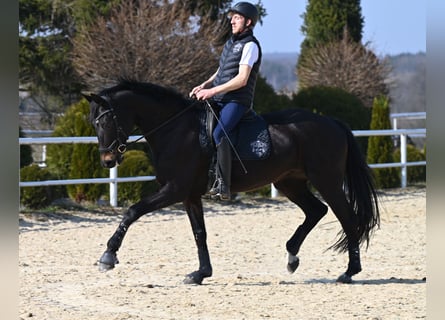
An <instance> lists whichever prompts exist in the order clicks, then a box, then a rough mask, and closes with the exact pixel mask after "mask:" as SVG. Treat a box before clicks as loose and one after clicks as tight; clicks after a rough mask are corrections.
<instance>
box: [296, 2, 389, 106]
mask: <svg viewBox="0 0 445 320" xmlns="http://www.w3.org/2000/svg"><path fill="white" fill-rule="evenodd" d="M303 18H304V23H303V26H302V28H301V31H302V32H303V34H305V35H306V38H305V40H304V41H303V43H302V45H301V54H300V56H299V59H298V63H297V74H298V78H299V87H300V88H307V87H311V86H320V85H321V86H330V87H337V88H341V89H343V90H346V91H348V92H350V93H352V94H354V95H356V96H357V97H358V98H360V99H361V100H362V102H363V103H364V105H365V106H367V107H369V108H370V107H372V103H373V99H374V97H376V96H378V95H387V94H388V89H387V84H386V83H385V79H386V78H387V76H388V74H389V68H388V65H387V64H386V63H385V62H384V61H380V59H378V57H377V56H376V55H375V54H374V53H373V52H372V50H370V49H369V46H368V44H365V45H362V44H361V40H362V29H363V17H362V15H361V7H360V0H346V1H344V0H309V2H308V5H307V7H306V13H305V14H303Z"/></svg>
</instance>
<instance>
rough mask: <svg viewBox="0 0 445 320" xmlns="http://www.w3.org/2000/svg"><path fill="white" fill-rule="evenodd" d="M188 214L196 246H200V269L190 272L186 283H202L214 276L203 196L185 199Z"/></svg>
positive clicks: (185, 280)
mask: <svg viewBox="0 0 445 320" xmlns="http://www.w3.org/2000/svg"><path fill="white" fill-rule="evenodd" d="M184 206H185V209H186V211H187V215H188V217H189V219H190V224H191V225H192V230H193V235H194V237H195V241H196V246H197V247H198V258H199V269H198V270H196V271H193V272H192V273H190V274H188V275H187V276H186V278H185V279H184V283H186V284H201V283H202V280H204V278H207V277H210V276H212V265H211V263H210V255H209V250H208V248H207V232H206V228H205V222H204V213H203V209H202V201H201V197H200V196H197V197H193V198H189V199H187V200H185V201H184Z"/></svg>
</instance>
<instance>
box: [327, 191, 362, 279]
mask: <svg viewBox="0 0 445 320" xmlns="http://www.w3.org/2000/svg"><path fill="white" fill-rule="evenodd" d="M318 191H319V192H320V194H321V195H322V197H323V199H325V201H326V202H327V203H328V205H329V206H330V207H331V209H332V211H333V212H334V214H335V216H336V217H337V219H338V221H340V224H341V226H342V228H343V232H344V235H343V238H342V239H340V240H339V241H338V242H337V244H335V245H334V246H333V247H334V248H336V249H338V250H340V251H346V250H347V251H348V253H349V263H348V268H347V270H346V272H345V273H343V274H342V275H341V276H340V277H339V278H338V279H337V281H338V282H343V283H351V282H352V276H353V275H355V274H357V273H359V272H360V271H361V270H362V267H361V262H360V247H359V239H358V233H357V228H358V224H357V216H356V215H355V214H354V211H353V210H352V208H351V206H350V204H349V202H348V201H347V199H346V195H345V193H344V191H343V189H342V188H341V187H337V188H330V189H323V188H319V189H318Z"/></svg>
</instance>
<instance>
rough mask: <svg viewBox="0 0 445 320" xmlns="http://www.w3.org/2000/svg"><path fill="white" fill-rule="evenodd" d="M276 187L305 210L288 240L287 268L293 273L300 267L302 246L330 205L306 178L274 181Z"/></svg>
mask: <svg viewBox="0 0 445 320" xmlns="http://www.w3.org/2000/svg"><path fill="white" fill-rule="evenodd" d="M274 185H275V187H276V188H277V189H278V190H279V191H280V192H281V193H283V194H284V195H285V196H286V197H287V198H289V200H291V201H292V202H294V203H295V204H297V205H298V206H299V207H300V208H301V209H302V210H303V212H304V214H305V219H304V221H303V223H302V224H301V225H300V226H299V227H298V228H297V230H296V231H295V233H294V234H293V236H292V237H291V238H290V239H289V240H288V241H287V243H286V249H287V252H288V264H287V269H288V270H289V272H291V273H293V272H295V270H296V269H297V268H298V265H299V258H298V256H297V254H298V252H299V250H300V247H301V245H302V243H303V241H304V239H305V238H306V236H307V235H308V234H309V232H310V231H311V230H312V229H313V228H314V227H315V226H316V225H317V223H318V222H319V221H320V220H321V218H323V216H324V215H325V214H326V212H327V211H328V207H327V206H326V205H324V204H323V203H322V202H321V201H320V200H319V199H317V198H316V197H315V196H314V195H313V194H312V193H311V192H310V191H309V189H308V186H307V181H306V180H296V179H289V178H288V179H285V180H281V181H279V182H276V183H274Z"/></svg>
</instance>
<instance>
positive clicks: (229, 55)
mask: <svg viewBox="0 0 445 320" xmlns="http://www.w3.org/2000/svg"><path fill="white" fill-rule="evenodd" d="M251 41H253V42H255V43H256V45H257V46H258V60H257V61H256V62H255V63H254V65H253V67H252V70H251V71H250V75H249V79H248V80H247V84H246V85H245V86H244V87H241V88H239V89H237V90H233V91H230V92H226V93H221V94H217V95H215V96H214V97H213V100H215V101H216V102H222V103H227V102H238V103H240V104H242V105H244V106H246V107H247V108H251V107H252V104H253V96H254V93H255V84H256V80H257V76H258V73H259V70H260V64H261V47H260V43H259V42H258V40H257V39H256V38H255V37H254V35H253V32H252V30H248V31H246V32H243V33H241V34H239V35H233V36H232V37H231V38H230V39H229V40H228V41H227V42H226V44H225V45H224V49H223V51H222V54H221V58H220V59H219V71H218V74H217V75H216V78H215V80H213V86H217V85H219V84H222V83H226V82H227V81H229V80H230V79H232V78H234V77H235V76H236V75H237V74H238V71H239V62H240V61H241V56H242V53H243V48H244V45H245V44H246V43H248V42H251Z"/></svg>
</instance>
